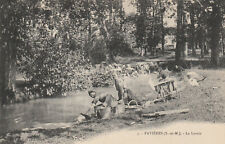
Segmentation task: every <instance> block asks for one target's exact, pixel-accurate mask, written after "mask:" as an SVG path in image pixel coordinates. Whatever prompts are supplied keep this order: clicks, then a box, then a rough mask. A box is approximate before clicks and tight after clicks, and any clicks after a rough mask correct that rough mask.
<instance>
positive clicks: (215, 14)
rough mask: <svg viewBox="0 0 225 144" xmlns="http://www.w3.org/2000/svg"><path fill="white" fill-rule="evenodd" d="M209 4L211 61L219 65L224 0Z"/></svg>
mask: <svg viewBox="0 0 225 144" xmlns="http://www.w3.org/2000/svg"><path fill="white" fill-rule="evenodd" d="M209 6H211V10H212V11H211V12H210V15H209V19H208V26H209V37H210V47H211V63H212V64H213V65H214V66H218V65H219V54H220V46H219V42H220V33H221V28H222V22H223V13H222V12H223V8H224V7H223V6H224V1H220V0H216V1H211V2H210V4H209Z"/></svg>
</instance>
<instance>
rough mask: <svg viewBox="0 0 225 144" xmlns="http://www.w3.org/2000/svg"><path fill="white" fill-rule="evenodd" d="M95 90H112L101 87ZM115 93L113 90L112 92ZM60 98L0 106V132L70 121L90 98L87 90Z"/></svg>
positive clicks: (83, 108)
mask: <svg viewBox="0 0 225 144" xmlns="http://www.w3.org/2000/svg"><path fill="white" fill-rule="evenodd" d="M97 91H106V92H107V91H108V92H109V91H111V92H112V91H114V89H113V88H101V89H97ZM113 93H114V94H115V91H114V92H113ZM70 95H71V96H68V97H62V98H45V99H37V100H32V101H29V102H27V103H21V104H14V105H9V106H4V107H2V108H0V134H1V133H5V132H7V131H12V130H16V129H23V128H30V127H33V126H35V125H38V124H45V123H67V122H72V121H73V120H74V118H75V117H76V116H78V115H79V114H80V113H81V112H85V111H87V110H88V108H89V105H90V102H91V98H90V97H89V96H88V93H87V92H78V93H72V94H70Z"/></svg>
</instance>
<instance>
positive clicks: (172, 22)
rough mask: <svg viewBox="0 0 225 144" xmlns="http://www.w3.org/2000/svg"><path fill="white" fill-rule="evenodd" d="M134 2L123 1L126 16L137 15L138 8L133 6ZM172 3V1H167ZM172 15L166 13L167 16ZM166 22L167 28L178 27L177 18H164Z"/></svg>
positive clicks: (129, 0)
mask: <svg viewBox="0 0 225 144" xmlns="http://www.w3.org/2000/svg"><path fill="white" fill-rule="evenodd" d="M131 1H132V0H123V7H124V11H125V14H126V15H129V14H131V13H136V8H135V6H133V5H132V4H131ZM167 1H170V0H167ZM169 13H171V12H170V11H168V10H167V11H166V14H169ZM164 22H165V26H166V27H176V17H174V18H167V17H166V16H165V17H164Z"/></svg>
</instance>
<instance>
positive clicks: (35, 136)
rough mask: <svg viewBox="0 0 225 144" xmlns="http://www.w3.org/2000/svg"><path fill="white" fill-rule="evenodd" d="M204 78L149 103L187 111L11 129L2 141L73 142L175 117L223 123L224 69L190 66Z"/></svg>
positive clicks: (128, 115) (163, 107)
mask: <svg viewBox="0 0 225 144" xmlns="http://www.w3.org/2000/svg"><path fill="white" fill-rule="evenodd" d="M188 71H194V72H196V73H199V74H201V75H204V76H206V77H207V78H206V79H205V80H204V81H201V82H200V83H199V84H200V85H199V87H193V86H188V87H186V88H185V89H184V90H183V91H181V96H180V98H176V99H173V100H171V101H169V102H167V103H162V104H157V105H154V107H152V109H154V110H155V111H160V110H171V109H183V108H188V109H189V110H190V111H189V112H188V113H186V114H174V115H169V116H163V117H157V118H153V119H145V118H141V117H140V116H138V115H137V114H135V113H133V112H131V113H126V114H124V115H121V116H119V117H116V118H112V119H110V120H94V121H90V122H85V123H81V124H78V125H75V124H73V125H72V126H68V127H65V126H63V127H61V128H56V129H45V128H39V129H33V130H29V129H28V130H26V131H14V132H10V133H5V134H3V135H1V136H0V142H1V143H68V144H69V143H73V142H76V141H83V140H87V139H90V138H92V137H95V136H97V135H99V134H101V133H104V132H110V131H118V130H121V129H127V128H129V129H140V128H153V127H156V126H159V125H165V124H168V123H170V122H174V121H186V122H210V123H225V77H224V75H225V69H190V70H188Z"/></svg>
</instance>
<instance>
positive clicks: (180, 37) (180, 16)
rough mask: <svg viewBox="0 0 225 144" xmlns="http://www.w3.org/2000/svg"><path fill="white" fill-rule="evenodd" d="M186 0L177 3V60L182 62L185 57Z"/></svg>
mask: <svg viewBox="0 0 225 144" xmlns="http://www.w3.org/2000/svg"><path fill="white" fill-rule="evenodd" d="M183 20H184V1H183V0H178V3H177V37H176V41H177V43H176V55H175V58H176V62H180V61H181V60H182V58H183V52H184V50H183V49H184V31H183V28H184V25H183Z"/></svg>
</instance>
